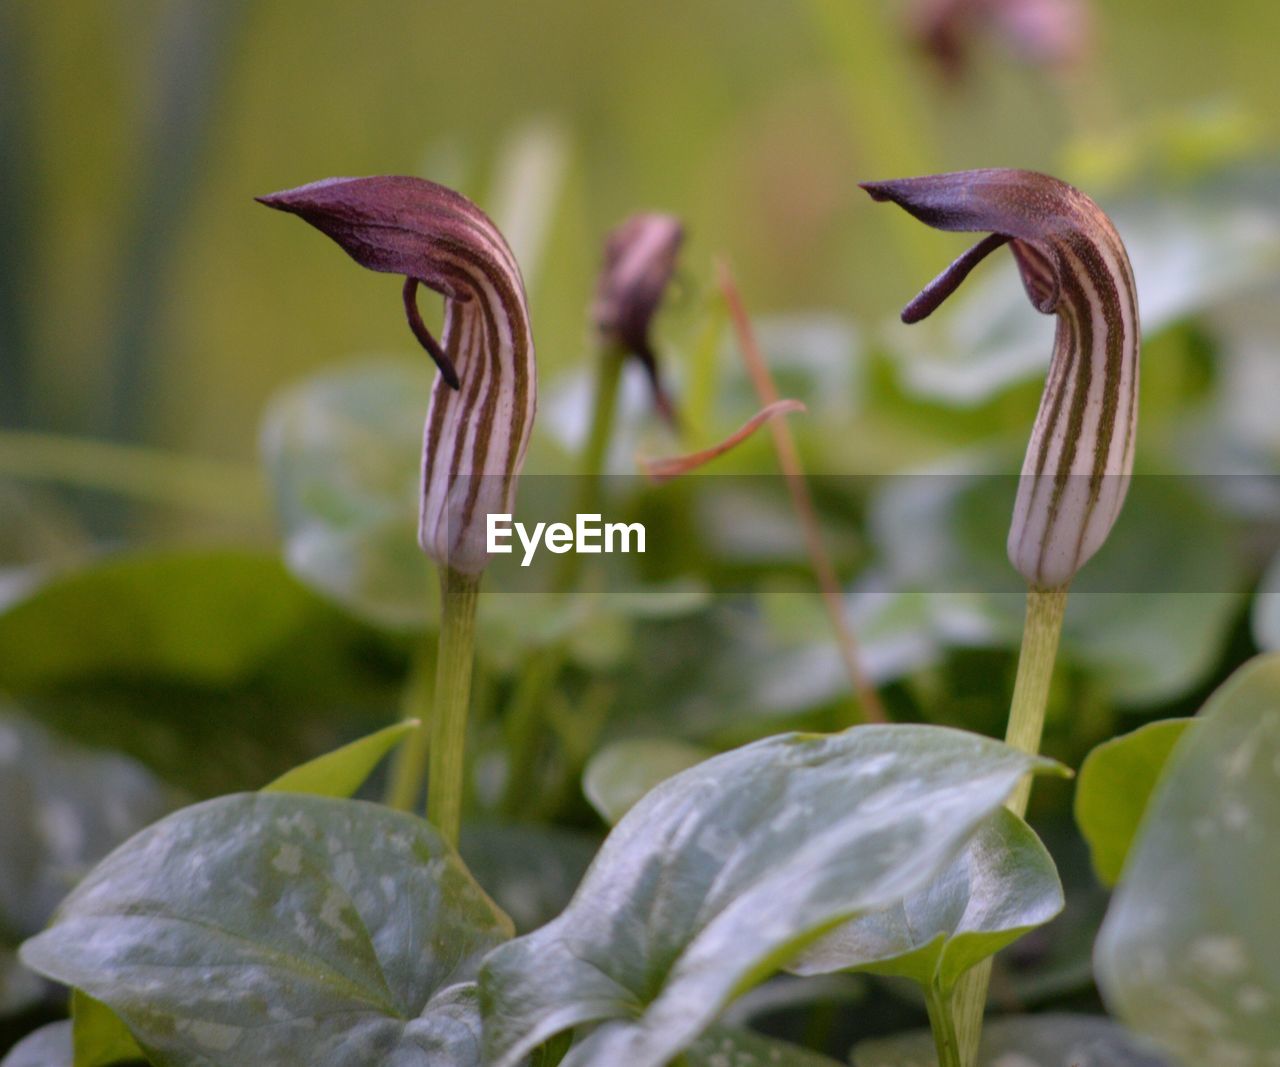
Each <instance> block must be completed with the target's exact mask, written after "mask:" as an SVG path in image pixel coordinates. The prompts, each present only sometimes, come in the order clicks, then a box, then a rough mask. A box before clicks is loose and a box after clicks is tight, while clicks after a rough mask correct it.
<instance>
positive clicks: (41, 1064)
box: [0, 1021, 74, 1067]
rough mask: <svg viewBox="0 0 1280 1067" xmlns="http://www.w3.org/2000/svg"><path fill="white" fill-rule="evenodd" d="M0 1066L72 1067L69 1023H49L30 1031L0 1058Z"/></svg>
mask: <svg viewBox="0 0 1280 1067" xmlns="http://www.w3.org/2000/svg"><path fill="white" fill-rule="evenodd" d="M0 1067H74V1061H73V1059H72V1051H71V1023H70V1022H67V1021H63V1022H60V1023H49V1024H48V1025H47V1026H42V1027H40V1029H39V1030H34V1031H32V1032H31V1033H30V1034H28V1035H27V1036H26V1037H24V1038H23V1039H22V1040H21V1041H19V1042H18V1043H17V1044H16V1045H14V1046H13V1048H11V1049H10V1050H9V1054H8V1055H7V1056H6V1057H5V1058H4V1059H3V1060H0Z"/></svg>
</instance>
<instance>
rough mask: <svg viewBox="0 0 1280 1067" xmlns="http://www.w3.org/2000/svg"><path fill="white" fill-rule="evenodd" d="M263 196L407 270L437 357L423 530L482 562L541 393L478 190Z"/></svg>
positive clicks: (391, 269)
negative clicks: (471, 193)
mask: <svg viewBox="0 0 1280 1067" xmlns="http://www.w3.org/2000/svg"><path fill="white" fill-rule="evenodd" d="M260 199H261V201H262V203H264V204H266V205H267V206H268V207H273V208H277V209H279V210H281V211H287V212H290V213H291V214H294V215H297V216H299V217H300V218H302V219H304V220H306V221H307V222H309V223H311V225H313V226H315V227H316V228H317V229H319V230H321V231H322V232H323V233H325V234H327V235H328V236H329V237H331V238H333V240H335V241H336V242H337V243H338V244H339V245H341V246H342V248H343V249H345V250H346V252H347V253H348V254H349V255H350V256H351V257H352V258H353V259H354V260H355V261H356V262H357V263H359V264H360V265H361V266H363V267H368V268H369V269H370V270H376V271H383V272H386V273H389V274H402V275H404V277H405V285H404V293H403V296H404V307H405V313H406V315H407V317H408V320H409V326H410V328H411V329H412V330H413V333H414V336H416V337H417V338H418V340H419V342H420V343H421V344H422V346H423V347H424V348H425V349H426V350H427V352H428V353H430V355H431V357H432V359H434V360H435V362H436V365H437V366H438V367H439V368H440V375H439V377H438V378H437V379H436V382H435V385H434V386H433V387H432V390H431V403H430V406H429V408H428V410H427V420H426V428H425V430H424V434H423V450H422V500H421V510H420V513H419V528H418V539H419V542H420V543H421V545H422V548H423V551H425V552H426V553H427V555H429V556H431V557H432V558H433V559H435V560H437V561H439V562H440V563H441V564H444V565H446V566H448V567H452V568H453V569H455V570H458V571H461V572H463V573H466V574H478V573H480V572H481V571H482V570H483V569H484V567H485V565H486V564H487V562H488V554H487V552H486V551H485V534H486V529H485V528H486V523H487V516H488V515H489V514H490V513H491V512H496V513H511V512H512V511H513V510H514V507H513V505H514V502H515V492H516V481H517V479H518V477H519V474H520V468H521V466H522V465H523V463H524V455H525V449H526V448H527V446H528V443H529V434H530V431H531V430H532V428H533V418H534V411H535V408H536V404H537V383H536V366H535V362H534V349H533V335H532V332H531V330H530V326H529V310H528V306H527V303H526V299H525V291H524V282H523V280H522V279H521V276H520V268H519V267H518V266H517V264H516V261H515V258H514V257H513V256H512V254H511V249H510V248H509V247H508V246H507V243H506V241H505V240H504V239H503V237H502V234H501V233H499V232H498V228H497V227H496V226H495V225H494V224H493V222H492V221H490V219H489V218H488V216H486V215H485V214H484V212H482V211H481V210H480V209H479V208H478V207H476V206H475V204H473V203H472V202H471V201H470V200H468V199H467V198H466V197H464V196H462V195H461V194H459V193H456V192H454V191H453V190H451V189H447V188H445V187H444V186H442V185H437V184H436V183H434V182H429V181H425V180H423V179H421V178H409V177H372V178H330V179H328V180H326V181H320V182H313V183H312V184H310V185H304V186H301V187H299V188H297V189H290V190H288V191H286V192H281V193H273V194H272V195H270V196H265V197H261V198H260ZM419 285H424V286H426V287H427V288H428V289H432V290H434V291H435V292H438V293H440V294H441V295H442V296H443V297H444V328H443V331H442V333H441V337H440V339H439V341H437V340H436V339H435V337H434V336H433V335H432V334H431V331H430V330H429V329H428V328H427V326H426V324H425V323H424V322H423V321H422V317H421V315H420V314H419V312H418V307H417V301H416V297H417V288H418V286H419Z"/></svg>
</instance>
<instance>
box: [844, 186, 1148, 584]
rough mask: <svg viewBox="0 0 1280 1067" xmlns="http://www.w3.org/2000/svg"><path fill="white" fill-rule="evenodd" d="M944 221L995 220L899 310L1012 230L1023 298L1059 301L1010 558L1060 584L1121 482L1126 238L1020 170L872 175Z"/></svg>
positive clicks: (1045, 307) (1129, 390)
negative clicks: (888, 178)
mask: <svg viewBox="0 0 1280 1067" xmlns="http://www.w3.org/2000/svg"><path fill="white" fill-rule="evenodd" d="M863 188H864V189H866V190H867V192H869V193H870V194H871V196H872V197H873V198H874V199H876V200H889V201H892V202H893V203H895V204H898V205H900V206H901V207H903V208H905V209H906V210H907V211H908V212H910V213H911V214H912V215H914V216H915V217H916V218H918V219H920V221H922V222H925V223H927V224H928V225H930V226H933V227H935V228H937V229H940V230H949V231H959V232H975V231H978V232H981V231H990V232H991V235H990V236H988V237H984V238H983V239H982V240H981V241H979V242H978V243H977V244H976V245H974V246H973V248H971V249H970V250H969V251H968V252H966V253H965V254H964V255H962V256H960V258H959V259H957V260H956V261H955V262H954V263H952V264H951V266H949V267H948V268H947V269H946V270H945V271H943V272H942V274H940V275H939V276H938V277H937V278H936V279H934V281H932V282H930V283H929V285H928V286H926V287H925V288H924V290H923V291H922V292H921V293H920V295H919V296H917V297H916V298H915V299H914V300H913V301H912V302H911V303H910V304H908V305H907V307H906V309H905V310H904V311H903V312H902V319H903V321H904V322H908V323H910V322H918V321H919V320H920V319H923V318H924V317H925V316H927V315H929V314H930V313H931V312H932V311H933V310H934V309H935V308H937V307H938V305H939V304H941V303H942V301H943V300H945V299H946V298H947V297H948V296H949V295H950V294H951V293H953V292H954V291H955V289H956V287H957V286H959V285H960V283H961V282H962V281H964V279H965V278H966V277H967V276H968V274H969V272H970V271H971V270H973V268H974V267H975V266H976V265H977V264H978V263H979V262H980V261H981V260H982V259H983V258H984V257H985V256H987V255H988V254H989V253H990V252H992V251H993V250H995V249H996V248H999V247H1000V246H1001V245H1003V244H1008V245H1009V247H1010V249H1011V250H1012V252H1013V255H1014V258H1015V260H1016V261H1017V263H1018V268H1019V270H1020V271H1021V273H1022V281H1023V284H1024V285H1025V287H1026V290H1027V295H1028V296H1029V297H1030V298H1031V303H1032V304H1033V305H1034V306H1035V308H1036V309H1037V310H1038V311H1042V312H1044V313H1045V314H1052V315H1056V316H1057V319H1058V326H1057V333H1056V335H1055V339H1054V347H1053V356H1052V359H1051V361H1050V365H1049V376H1048V380H1047V381H1046V383H1045V389H1044V395H1043V396H1042V397H1041V400H1040V410H1039V413H1038V414H1037V416H1036V423H1035V428H1034V429H1033V430H1032V434H1031V443H1030V444H1029V446H1028V447H1027V455H1026V459H1025V460H1024V461H1023V466H1022V476H1021V478H1020V479H1019V481H1018V498H1017V502H1016V504H1015V505H1014V514H1013V525H1012V527H1011V528H1010V530H1009V559H1010V560H1011V561H1012V563H1013V565H1014V567H1015V568H1016V569H1017V570H1018V572H1019V573H1020V574H1022V576H1023V577H1025V578H1026V579H1027V581H1028V582H1029V583H1031V585H1033V586H1035V587H1037V588H1045V589H1054V588H1058V587H1060V586H1065V585H1066V584H1067V583H1068V582H1070V581H1071V578H1072V577H1073V576H1074V575H1075V573H1076V571H1078V570H1079V569H1080V567H1081V566H1082V565H1083V564H1084V563H1085V561H1086V560H1088V559H1089V557H1091V556H1092V555H1093V554H1094V553H1095V552H1096V551H1097V550H1098V549H1099V548H1101V547H1102V544H1103V542H1104V541H1105V540H1106V539H1107V535H1108V534H1109V533H1110V532H1111V527H1112V526H1113V525H1114V524H1115V521H1116V518H1117V517H1118V516H1119V514H1120V508H1121V506H1122V505H1123V503H1124V498H1125V494H1126V493H1127V492H1128V489H1129V478H1130V475H1131V474H1132V473H1133V450H1134V438H1135V436H1136V429H1137V418H1138V403H1137V401H1138V345H1139V324H1138V295H1137V290H1136V288H1135V286H1134V281H1133V271H1132V268H1131V267H1130V266H1129V257H1128V255H1127V253H1126V252H1125V248H1124V245H1123V243H1122V242H1121V240H1120V237H1119V235H1118V234H1117V233H1116V230H1115V227H1114V226H1113V225H1112V224H1111V220H1110V219H1108V218H1107V216H1106V215H1105V214H1103V212H1102V209H1101V208H1099V207H1098V205H1097V204H1095V203H1094V202H1093V201H1092V200H1090V199H1089V198H1088V197H1087V196H1085V195H1084V194H1083V193H1081V192H1080V191H1079V190H1077V189H1074V188H1072V187H1071V186H1070V185H1067V184H1066V183H1065V182H1061V181H1059V180H1058V179H1056V178H1050V177H1048V176H1047V175H1044V174H1036V173H1033V172H1031V171H1025V170H973V171H962V172H960V173H957V174H939V175H934V176H932V177H926V178H906V179H903V180H901V181H888V182H868V183H866V184H864V185H863Z"/></svg>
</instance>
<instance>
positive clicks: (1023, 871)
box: [788, 808, 1063, 995]
mask: <svg viewBox="0 0 1280 1067" xmlns="http://www.w3.org/2000/svg"><path fill="white" fill-rule="evenodd" d="M1062 905H1063V896H1062V883H1061V882H1059V880H1058V872H1057V871H1056V870H1055V869H1054V866H1053V860H1052V858H1051V857H1050V856H1049V853H1048V851H1047V850H1046V849H1045V847H1044V845H1042V844H1041V843H1040V839H1039V838H1038V837H1036V835H1035V832H1034V831H1033V830H1032V829H1031V828H1030V827H1029V826H1028V825H1027V824H1026V823H1025V822H1023V821H1022V820H1021V819H1020V818H1018V816H1016V815H1014V814H1013V813H1012V812H1010V811H1006V810H1004V809H1003V808H1002V809H1001V810H1000V811H998V812H996V813H995V814H994V815H992V816H991V817H990V818H988V820H987V821H986V822H985V823H984V824H983V825H982V827H981V828H980V829H979V830H978V832H977V833H976V834H975V835H974V836H973V837H972V838H971V839H970V841H969V843H968V845H966V846H965V849H964V851H963V852H961V853H960V855H959V856H958V857H957V858H956V859H955V860H953V861H952V862H951V863H950V864H949V865H948V866H947V867H946V868H945V869H944V870H943V871H942V872H941V873H940V874H939V875H938V876H937V877H936V878H934V879H933V880H932V881H931V882H929V884H928V885H926V886H925V887H924V888H923V889H920V890H917V891H916V892H915V893H912V894H911V895H910V896H908V897H906V898H905V899H903V900H901V901H899V902H898V903H896V904H893V905H891V906H889V907H888V908H885V909H882V910H880V911H874V912H870V913H868V914H865V915H860V916H859V917H858V918H856V919H854V920H852V921H851V922H848V923H845V924H844V925H843V926H841V927H838V928H837V929H836V930H834V931H833V932H832V933H830V934H828V935H827V936H826V937H824V938H822V940H820V941H818V942H817V943H816V944H815V945H813V946H812V947H811V948H809V949H807V950H806V951H805V953H804V954H803V955H802V956H801V957H800V958H799V959H798V960H797V961H796V962H795V963H793V964H791V965H790V967H789V968H788V970H791V971H794V972H795V973H796V974H801V975H812V974H829V973H831V972H832V971H844V970H862V971H871V972H872V973H875V974H890V975H897V976H900V977H903V978H910V979H911V980H912V981H914V982H916V983H917V984H919V985H921V986H923V987H925V989H937V990H939V991H940V992H941V993H942V994H944V995H947V994H949V993H950V992H951V990H952V989H953V988H954V987H955V984H956V982H957V981H958V980H959V979H960V977H961V975H963V974H964V973H965V972H966V971H967V970H969V969H970V968H971V967H973V966H974V965H975V964H977V963H981V962H982V961H983V960H984V959H986V958H987V957H988V956H993V955H995V954H996V953H997V952H999V951H1000V950H1001V949H1002V948H1004V947H1005V946H1006V945H1008V944H1011V943H1012V942H1014V941H1016V940H1017V939H1018V938H1019V937H1021V936H1022V935H1023V934H1025V933H1026V932H1027V931H1028V930H1032V929H1034V928H1035V927H1037V926H1042V925H1043V924H1044V923H1047V922H1048V921H1049V920H1050V919H1052V918H1053V917H1054V916H1055V915H1057V914H1058V913H1059V912H1060V911H1061V910H1062Z"/></svg>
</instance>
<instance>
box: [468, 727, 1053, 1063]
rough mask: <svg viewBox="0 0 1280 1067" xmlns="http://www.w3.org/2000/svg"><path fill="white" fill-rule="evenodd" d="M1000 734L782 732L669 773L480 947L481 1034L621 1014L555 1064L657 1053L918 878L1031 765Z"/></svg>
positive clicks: (490, 1039) (535, 1037) (532, 1036)
mask: <svg viewBox="0 0 1280 1067" xmlns="http://www.w3.org/2000/svg"><path fill="white" fill-rule="evenodd" d="M1045 766H1048V764H1047V763H1046V761H1041V760H1036V759H1033V758H1032V757H1028V756H1026V755H1024V754H1022V753H1018V752H1016V751H1014V750H1012V749H1010V748H1007V747H1006V746H1004V745H1001V744H999V743H997V742H994V741H990V740H988V739H985V738H981V737H978V736H975V735H971V734H965V733H961V732H958V731H953V730H946V729H940V728H933V727H923V726H884V727H857V728H854V729H852V730H848V731H846V732H844V733H842V734H835V735H829V736H823V735H807V734H787V735H782V736H778V737H772V738H768V739H766V740H764V741H761V742H757V743H755V744H752V745H747V746H746V747H744V748H740V749H737V750H735V751H732V752H728V753H725V754H724V755H721V756H717V757H715V758H714V759H711V760H707V761H705V762H703V763H700V764H698V765H697V766H695V767H693V768H691V769H690V770H687V771H684V772H683V773H681V774H679V775H676V776H675V777H674V778H670V779H668V780H667V781H666V782H664V783H663V784H662V785H660V786H659V787H658V788H656V789H654V790H652V791H651V792H650V793H648V794H647V795H646V796H645V797H644V799H643V800H641V801H640V802H639V803H638V804H637V805H636V806H635V807H634V808H632V809H631V811H630V812H629V813H628V814H627V815H626V816H625V817H624V818H623V819H622V821H621V822H620V823H619V824H618V825H617V827H615V829H614V831H613V833H612V834H611V835H610V836H609V838H608V839H607V840H606V842H605V844H604V846H603V848H602V849H601V851H600V853H599V855H598V856H597V858H596V861H595V862H594V863H593V864H592V867H591V869H590V870H589V871H588V872H587V875H586V878H585V879H584V881H583V884H582V886H581V887H580V888H579V890H578V892H577V894H576V895H575V896H574V899H573V901H572V902H571V903H570V905H569V907H568V908H567V909H566V910H565V912H564V913H563V914H562V915H561V916H560V917H559V918H558V919H556V920H555V921H554V922H553V923H551V924H549V925H548V926H545V927H543V928H542V929H541V930H538V931H535V932H534V933H533V934H530V935H527V936H525V937H522V938H519V939H518V940H516V941H514V942H512V943H511V944H509V945H505V946H502V947H501V948H500V949H499V950H497V951H496V952H494V953H493V954H491V955H490V957H489V958H488V960H487V961H486V963H485V967H484V971H483V976H482V980H481V983H482V984H481V988H482V993H483V1003H484V1012H485V1042H486V1047H487V1050H488V1054H489V1056H490V1058H491V1059H492V1060H493V1062H494V1064H496V1065H502V1067H507V1065H514V1064H516V1063H518V1062H519V1060H520V1059H521V1057H522V1056H524V1055H525V1054H527V1053H528V1052H529V1051H530V1050H531V1049H533V1048H535V1047H536V1046H537V1045H538V1044H540V1043H541V1042H543V1041H545V1040H546V1039H547V1038H549V1037H551V1036H552V1035H554V1034H557V1033H559V1032H560V1031H562V1030H565V1029H567V1028H568V1027H571V1026H576V1025H580V1024H583V1023H587V1022H592V1021H605V1020H627V1022H626V1023H619V1024H618V1025H613V1026H610V1027H608V1028H605V1029H603V1030H602V1031H601V1032H600V1034H599V1035H598V1036H597V1037H596V1038H593V1039H592V1041H591V1042H590V1044H589V1045H584V1046H582V1047H581V1048H579V1049H576V1050H574V1051H573V1052H571V1053H570V1055H569V1057H568V1058H567V1059H566V1060H565V1065H566V1067H584V1065H586V1064H599V1065H604V1064H617V1063H627V1064H628V1065H630V1067H646V1065H654V1067H657V1065H659V1064H663V1063H665V1062H666V1061H667V1060H668V1059H670V1058H671V1057H672V1056H674V1055H675V1054H677V1053H678V1052H680V1051H681V1050H683V1049H684V1048H687V1047H688V1046H689V1045H690V1044H691V1043H692V1042H693V1041H694V1040H696V1039H697V1037H698V1036H699V1035H700V1034H702V1033H703V1032H704V1031H705V1030H706V1029H707V1027H708V1026H710V1025H711V1023H712V1022H714V1020H715V1018H716V1017H717V1016H718V1015H719V1014H720V1012H721V1011H723V1009H724V1008H725V1007H726V1006H727V1005H728V1003H729V1002H730V1001H731V1000H732V999H733V998H734V997H735V996H737V995H738V994H740V993H742V992H743V991H745V990H746V989H749V988H750V987H751V986H753V985H755V984H756V983H757V982H759V981H761V980H762V979H764V978H766V977H768V975H769V974H771V973H772V972H774V971H776V970H778V969H779V968H780V967H782V966H783V965H785V964H786V963H787V962H788V961H789V959H790V958H792V957H794V956H795V955H796V954H797V953H798V952H799V951H800V950H801V949H803V948H804V946H805V944H806V943H807V942H809V941H811V940H813V939H814V938H815V937H817V936H819V935H820V934H821V933H823V932H825V931H826V930H828V929H830V928H831V927H832V926H834V925H835V924H836V923H838V922H840V921H842V920H845V919H848V918H851V917H853V916H854V915H855V914H857V913H858V912H861V911H867V910H872V909H876V908H884V907H886V906H888V905H889V904H891V903H893V902H894V901H896V900H898V899H900V898H902V897H904V896H906V895H908V894H910V893H912V892H915V891H916V890H918V889H919V888H921V887H922V886H923V885H924V884H926V883H927V882H928V881H929V879H931V878H933V877H934V876H936V874H937V873H938V872H939V871H940V870H941V869H942V868H943V867H944V866H945V865H946V864H947V863H948V862H949V861H950V860H951V859H952V858H953V857H954V856H955V854H956V853H957V852H958V851H959V849H960V848H961V847H962V846H963V845H964V843H965V842H966V841H967V840H968V838H969V836H970V835H971V834H973V833H974V832H975V830H977V828H978V827H979V826H980V825H981V824H982V822H983V821H984V820H985V819H986V818H988V817H989V816H990V815H991V814H992V813H993V812H994V811H995V810H996V808H997V807H998V806H999V805H1000V803H1001V802H1002V801H1003V800H1004V798H1005V797H1006V796H1007V795H1008V793H1009V791H1010V790H1011V789H1012V787H1013V786H1014V784H1015V783H1016V782H1017V781H1018V780H1019V779H1020V778H1021V777H1022V776H1023V775H1024V774H1026V773H1027V772H1028V771H1031V770H1033V769H1035V768H1041V767H1045Z"/></svg>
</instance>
